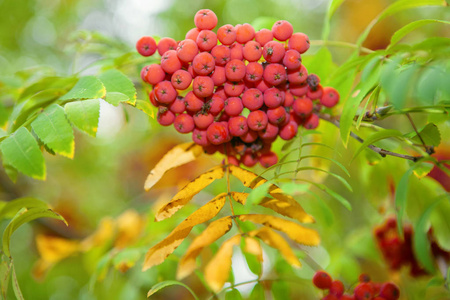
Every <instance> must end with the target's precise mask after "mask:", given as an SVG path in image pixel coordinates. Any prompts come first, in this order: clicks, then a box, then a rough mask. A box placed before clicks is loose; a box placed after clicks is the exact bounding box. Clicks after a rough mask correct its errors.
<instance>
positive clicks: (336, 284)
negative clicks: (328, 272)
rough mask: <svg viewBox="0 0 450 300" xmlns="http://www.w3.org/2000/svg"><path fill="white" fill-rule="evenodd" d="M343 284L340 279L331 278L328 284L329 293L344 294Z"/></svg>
mask: <svg viewBox="0 0 450 300" xmlns="http://www.w3.org/2000/svg"><path fill="white" fill-rule="evenodd" d="M344 289H345V288H344V284H343V283H342V281H340V280H333V282H331V286H330V294H333V295H335V296H336V297H341V296H342V295H343V294H344Z"/></svg>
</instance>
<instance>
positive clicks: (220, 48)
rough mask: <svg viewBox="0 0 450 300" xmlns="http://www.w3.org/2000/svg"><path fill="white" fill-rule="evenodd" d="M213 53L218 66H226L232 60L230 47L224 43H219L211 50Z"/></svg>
mask: <svg viewBox="0 0 450 300" xmlns="http://www.w3.org/2000/svg"><path fill="white" fill-rule="evenodd" d="M211 55H212V56H213V57H214V60H215V62H216V66H225V65H226V64H227V62H229V61H230V56H231V51H230V48H228V47H227V46H224V45H217V46H215V47H214V48H212V50H211Z"/></svg>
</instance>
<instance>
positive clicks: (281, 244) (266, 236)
mask: <svg viewBox="0 0 450 300" xmlns="http://www.w3.org/2000/svg"><path fill="white" fill-rule="evenodd" d="M249 235H250V236H257V237H259V238H260V239H261V240H262V241H263V242H264V243H266V244H267V245H269V246H270V247H272V248H275V249H278V250H279V251H280V252H281V255H282V256H283V258H284V259H285V260H286V261H287V262H288V263H289V264H291V265H292V266H294V267H301V265H302V264H301V263H300V261H299V260H298V258H297V257H296V256H295V254H294V252H293V251H292V249H291V247H290V246H289V244H288V242H286V240H285V239H284V238H283V237H282V236H281V235H279V234H278V233H276V232H275V231H273V230H272V229H270V228H267V227H261V228H260V229H258V230H254V231H251V232H249Z"/></svg>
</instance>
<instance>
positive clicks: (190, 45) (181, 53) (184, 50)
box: [177, 39, 198, 62]
mask: <svg viewBox="0 0 450 300" xmlns="http://www.w3.org/2000/svg"><path fill="white" fill-rule="evenodd" d="M197 54H198V46H197V43H196V42H194V41H193V40H190V39H185V40H183V41H181V42H180V43H179V44H178V47H177V55H178V58H179V59H180V60H181V61H182V62H191V61H192V60H193V59H194V57H195V56H196V55H197Z"/></svg>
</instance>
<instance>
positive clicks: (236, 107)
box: [225, 97, 244, 117]
mask: <svg viewBox="0 0 450 300" xmlns="http://www.w3.org/2000/svg"><path fill="white" fill-rule="evenodd" d="M242 109H244V106H243V105H242V100H241V99H240V98H238V97H230V98H228V99H227V100H226V101H225V112H226V113H227V115H228V116H230V117H234V116H237V115H239V114H240V113H241V112H242Z"/></svg>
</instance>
